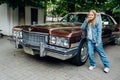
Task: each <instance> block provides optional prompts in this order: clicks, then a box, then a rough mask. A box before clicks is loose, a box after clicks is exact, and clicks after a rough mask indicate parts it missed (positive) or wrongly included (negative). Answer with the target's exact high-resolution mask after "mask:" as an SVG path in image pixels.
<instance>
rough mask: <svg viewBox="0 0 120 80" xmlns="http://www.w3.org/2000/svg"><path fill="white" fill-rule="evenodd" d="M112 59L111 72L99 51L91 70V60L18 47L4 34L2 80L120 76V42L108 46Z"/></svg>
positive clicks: (115, 79)
mask: <svg viewBox="0 0 120 80" xmlns="http://www.w3.org/2000/svg"><path fill="white" fill-rule="evenodd" d="M104 48H105V52H106V54H107V57H108V59H109V61H110V65H111V69H110V72H109V73H107V74H106V73H104V72H103V64H102V63H101V61H100V59H99V57H98V54H95V58H96V62H97V67H96V68H95V69H94V70H93V71H90V70H88V66H89V60H88V61H87V63H86V64H85V65H83V66H75V65H73V64H70V63H69V62H68V61H61V60H58V59H54V58H51V57H44V58H40V57H39V56H38V55H37V56H31V55H28V54H25V53H24V52H23V50H22V49H15V47H14V45H13V44H12V43H10V41H9V40H8V39H7V37H4V38H0V80H120V46H117V45H107V46H105V47H104Z"/></svg>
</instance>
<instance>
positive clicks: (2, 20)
mask: <svg viewBox="0 0 120 80" xmlns="http://www.w3.org/2000/svg"><path fill="white" fill-rule="evenodd" d="M31 8H35V7H30V6H27V7H25V24H26V25H31ZM42 23H44V9H40V8H39V9H38V24H42ZM15 25H19V19H18V8H16V9H14V10H13V9H12V8H10V7H8V6H7V4H2V5H0V30H2V33H3V34H4V35H12V28H13V26H15Z"/></svg>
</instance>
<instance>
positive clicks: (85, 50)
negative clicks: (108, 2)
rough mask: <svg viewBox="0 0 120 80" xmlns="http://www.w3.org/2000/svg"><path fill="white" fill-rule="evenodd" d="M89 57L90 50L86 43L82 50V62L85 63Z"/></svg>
mask: <svg viewBox="0 0 120 80" xmlns="http://www.w3.org/2000/svg"><path fill="white" fill-rule="evenodd" d="M87 57H88V48H87V44H86V43H84V44H83V46H82V48H81V61H82V62H85V61H86V59H87Z"/></svg>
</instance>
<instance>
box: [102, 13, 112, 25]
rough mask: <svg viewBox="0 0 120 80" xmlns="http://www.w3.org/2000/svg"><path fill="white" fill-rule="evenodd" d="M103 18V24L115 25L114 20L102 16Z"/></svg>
mask: <svg viewBox="0 0 120 80" xmlns="http://www.w3.org/2000/svg"><path fill="white" fill-rule="evenodd" d="M101 17H102V23H104V22H108V25H114V22H113V20H112V19H111V18H110V17H109V16H107V15H101Z"/></svg>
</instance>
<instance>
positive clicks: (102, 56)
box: [88, 40, 110, 68]
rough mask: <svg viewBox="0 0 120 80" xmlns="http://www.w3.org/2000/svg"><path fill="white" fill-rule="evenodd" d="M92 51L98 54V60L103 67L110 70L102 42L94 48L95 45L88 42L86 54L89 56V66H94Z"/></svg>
mask: <svg viewBox="0 0 120 80" xmlns="http://www.w3.org/2000/svg"><path fill="white" fill-rule="evenodd" d="M94 49H95V50H96V51H97V52H98V54H99V56H100V59H101V61H102V63H103V64H104V67H107V68H110V64H109V61H108V59H107V57H106V55H105V52H104V49H103V44H102V42H101V43H100V44H99V46H97V47H96V46H95V43H93V42H92V41H91V40H88V54H89V59H90V65H91V66H96V62H95V57H94Z"/></svg>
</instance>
